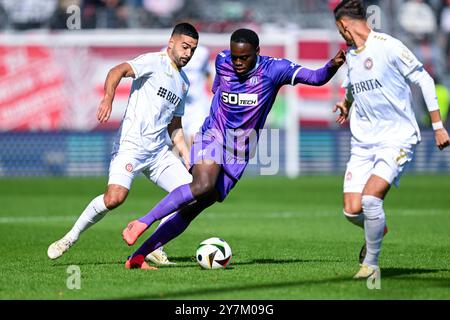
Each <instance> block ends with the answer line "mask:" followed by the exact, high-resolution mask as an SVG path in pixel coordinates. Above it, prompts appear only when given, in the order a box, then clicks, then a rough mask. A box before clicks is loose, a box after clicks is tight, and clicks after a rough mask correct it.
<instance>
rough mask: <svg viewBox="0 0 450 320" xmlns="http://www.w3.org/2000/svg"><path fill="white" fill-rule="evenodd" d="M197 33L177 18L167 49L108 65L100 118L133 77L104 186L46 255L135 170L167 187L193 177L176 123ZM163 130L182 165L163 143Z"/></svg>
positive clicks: (126, 185) (105, 205) (113, 198)
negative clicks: (123, 82) (120, 87)
mask: <svg viewBox="0 0 450 320" xmlns="http://www.w3.org/2000/svg"><path fill="white" fill-rule="evenodd" d="M198 38H199V37H198V32H197V30H196V29H195V28H194V27H193V26H192V25H191V24H188V23H180V24H178V25H176V26H175V27H174V29H173V32H172V35H171V37H170V40H169V44H168V47H167V50H166V51H164V52H154V53H146V54H143V55H141V56H139V57H137V58H135V59H134V60H130V61H127V62H124V63H122V64H119V65H117V66H115V67H114V68H112V69H111V70H110V71H109V73H108V76H107V78H106V81H105V95H104V98H103V100H102V101H101V103H100V106H99V107H98V112H97V119H98V121H99V122H106V121H107V120H108V119H109V117H110V115H111V110H112V102H113V99H114V94H115V90H116V88H117V86H118V84H119V82H120V80H121V79H122V78H126V77H132V78H133V84H132V87H131V92H130V97H129V101H128V105H127V109H126V112H125V115H124V118H123V120H122V123H121V127H120V129H119V132H118V134H117V137H116V140H115V142H114V146H113V153H112V159H111V163H110V168H109V181H108V186H107V189H106V192H105V193H104V194H102V195H99V196H98V197H96V198H94V199H93V200H92V201H91V202H90V203H89V205H88V206H87V207H86V209H85V210H84V211H83V212H82V214H81V215H80V217H79V218H78V220H77V221H76V222H75V224H74V226H73V228H72V229H71V230H70V231H69V232H68V233H67V234H66V235H65V236H64V237H63V238H62V239H60V240H58V241H56V242H54V243H52V244H51V245H50V247H49V248H48V252H47V253H48V256H49V258H50V259H56V258H59V257H60V256H61V255H62V254H63V253H64V252H66V251H67V250H68V249H69V248H70V247H71V246H72V245H73V244H74V243H75V242H76V241H77V240H78V238H79V236H80V234H81V232H83V231H85V230H86V229H87V228H89V227H90V226H92V225H93V224H95V223H97V222H98V221H100V220H101V219H102V218H103V217H104V216H105V215H106V213H107V212H108V211H109V210H112V209H114V208H116V207H118V206H119V205H121V204H122V203H123V202H124V201H125V199H126V197H127V195H128V192H129V190H130V188H131V185H132V182H133V180H134V178H135V177H136V176H138V175H139V174H140V173H143V174H144V175H145V176H146V177H147V178H148V179H149V180H151V181H152V182H154V183H155V184H157V185H158V186H160V187H161V188H163V189H164V190H166V191H167V192H170V191H172V190H173V189H175V188H177V187H178V186H180V185H184V184H186V183H190V182H191V181H192V176H191V175H190V174H189V172H188V170H187V168H188V167H189V166H190V164H189V150H188V148H187V146H186V143H185V138H184V134H183V130H182V125H181V117H182V116H183V114H184V105H185V99H186V95H187V92H188V89H189V80H188V78H187V76H186V74H185V73H184V71H183V70H182V67H184V66H185V65H186V64H187V63H188V62H189V60H190V59H191V57H192V56H193V54H194V51H195V49H196V47H197V44H198ZM167 134H169V136H170V137H171V140H172V143H173V146H174V147H175V148H177V150H178V151H179V153H180V156H181V157H182V158H183V160H184V165H183V163H182V162H181V161H180V160H179V159H178V158H177V157H176V156H175V155H174V154H173V152H172V151H171V150H170V148H169V146H168V145H167V143H166V136H167ZM161 223H164V222H161ZM163 263H164V261H163Z"/></svg>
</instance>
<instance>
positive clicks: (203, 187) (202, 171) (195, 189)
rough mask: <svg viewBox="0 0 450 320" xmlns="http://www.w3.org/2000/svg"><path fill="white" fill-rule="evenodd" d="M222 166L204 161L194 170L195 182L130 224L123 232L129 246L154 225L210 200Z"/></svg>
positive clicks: (194, 167) (210, 161) (175, 192)
mask: <svg viewBox="0 0 450 320" xmlns="http://www.w3.org/2000/svg"><path fill="white" fill-rule="evenodd" d="M220 170H221V166H220V165H218V164H217V163H215V162H214V161H212V160H204V161H203V163H201V164H195V165H194V166H193V168H192V177H193V181H192V182H191V183H190V184H185V185H182V186H180V187H178V188H176V189H174V190H173V191H172V192H170V193H169V194H168V195H167V196H166V197H165V198H164V199H163V200H162V201H160V202H159V203H158V204H157V205H156V206H155V207H154V208H153V209H152V210H151V211H149V212H148V213H147V214H146V215H145V216H143V217H141V218H139V219H138V220H135V221H132V222H130V223H129V224H128V226H127V228H125V229H124V230H123V232H122V235H123V238H124V240H125V242H126V243H127V244H128V245H133V244H134V243H135V242H136V240H137V239H138V238H139V236H140V235H141V234H142V233H143V232H144V231H145V230H146V229H148V227H150V226H151V225H152V223H153V222H155V221H156V220H160V219H162V218H164V217H165V216H167V215H169V214H171V213H172V212H175V211H179V210H181V209H182V208H184V207H185V206H187V205H189V204H190V203H191V202H193V201H195V200H197V201H198V200H203V199H208V198H209V197H210V196H211V194H212V193H214V192H215V189H214V187H215V184H216V181H217V177H218V176H219V173H220Z"/></svg>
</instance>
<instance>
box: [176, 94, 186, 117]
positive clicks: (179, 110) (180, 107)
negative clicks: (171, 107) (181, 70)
mask: <svg viewBox="0 0 450 320" xmlns="http://www.w3.org/2000/svg"><path fill="white" fill-rule="evenodd" d="M185 101H186V96H184V98H183V99H182V100H181V101H180V102H179V103H178V105H177V107H176V108H175V112H174V113H173V116H174V117H182V116H184V106H185Z"/></svg>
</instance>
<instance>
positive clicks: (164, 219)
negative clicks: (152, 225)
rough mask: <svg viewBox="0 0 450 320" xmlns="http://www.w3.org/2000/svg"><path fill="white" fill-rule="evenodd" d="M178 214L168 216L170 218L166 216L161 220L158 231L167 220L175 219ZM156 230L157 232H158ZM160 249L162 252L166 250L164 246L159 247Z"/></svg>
mask: <svg viewBox="0 0 450 320" xmlns="http://www.w3.org/2000/svg"><path fill="white" fill-rule="evenodd" d="M175 214H176V212H174V213H172V214H170V215H168V216H165V217H164V218H162V219H161V222H160V223H159V225H158V227H157V228H156V230H158V229H159V228H160V227H161V226H162V225H163V224H164V223H165V222H166V221H167V220H169V219H170V218H171V217H173V216H174V215H175ZM156 230H155V231H156ZM158 249H160V250H164V246H161V247H159V248H158Z"/></svg>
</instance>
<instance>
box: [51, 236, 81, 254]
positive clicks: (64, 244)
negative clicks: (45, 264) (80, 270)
mask: <svg viewBox="0 0 450 320" xmlns="http://www.w3.org/2000/svg"><path fill="white" fill-rule="evenodd" d="M74 243H75V241H72V240H71V239H69V238H67V237H64V238H62V239H59V240H58V241H55V242H53V243H52V244H51V245H50V246H49V247H48V250H47V255H48V257H49V258H50V259H52V260H54V259H58V258H59V257H61V256H62V255H63V253H64V252H66V251H67V250H69V248H70V247H71V246H73V244H74Z"/></svg>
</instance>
